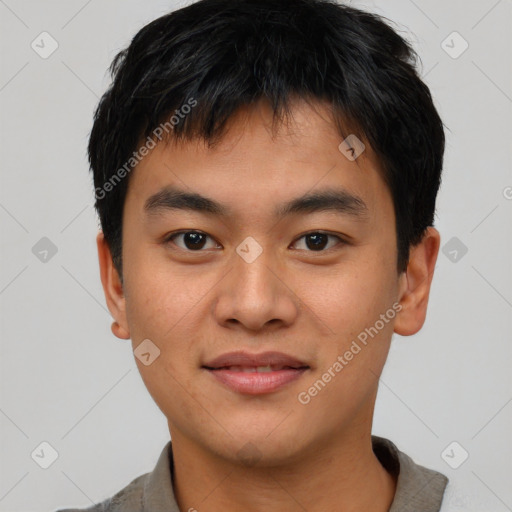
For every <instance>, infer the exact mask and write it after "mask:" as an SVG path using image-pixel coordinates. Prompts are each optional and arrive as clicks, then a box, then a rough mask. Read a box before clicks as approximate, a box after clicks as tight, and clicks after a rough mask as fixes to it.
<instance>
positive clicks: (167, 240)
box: [164, 229, 348, 253]
mask: <svg viewBox="0 0 512 512" xmlns="http://www.w3.org/2000/svg"><path fill="white" fill-rule="evenodd" d="M187 233H195V234H200V235H205V236H207V237H208V238H210V239H211V240H213V237H211V236H210V235H208V234H207V233H204V232H203V231H198V230H194V229H189V230H183V231H176V232H173V233H170V234H169V235H168V236H166V237H165V239H164V244H169V243H173V244H174V245H176V244H175V243H174V239H175V238H176V237H178V236H180V235H185V234H187ZM308 235H326V236H327V237H330V238H335V239H337V240H338V243H337V244H336V245H334V246H332V247H329V248H327V249H321V250H318V251H314V250H311V249H299V250H305V251H306V252H311V253H326V252H329V251H331V250H332V249H335V248H336V247H337V246H339V245H347V244H348V242H347V241H346V240H344V239H343V238H341V237H340V236H338V235H334V234H332V233H328V232H325V231H308V232H307V233H304V234H302V235H300V236H299V237H298V238H296V239H295V241H294V242H293V244H292V245H295V244H296V243H297V242H298V241H299V240H301V239H303V238H305V237H307V236H308ZM328 243H329V242H327V245H328ZM177 247H178V249H181V250H183V251H185V252H189V253H193V252H197V253H200V252H205V251H204V250H203V248H201V249H198V250H196V251H194V250H191V249H187V248H183V247H179V246H177Z"/></svg>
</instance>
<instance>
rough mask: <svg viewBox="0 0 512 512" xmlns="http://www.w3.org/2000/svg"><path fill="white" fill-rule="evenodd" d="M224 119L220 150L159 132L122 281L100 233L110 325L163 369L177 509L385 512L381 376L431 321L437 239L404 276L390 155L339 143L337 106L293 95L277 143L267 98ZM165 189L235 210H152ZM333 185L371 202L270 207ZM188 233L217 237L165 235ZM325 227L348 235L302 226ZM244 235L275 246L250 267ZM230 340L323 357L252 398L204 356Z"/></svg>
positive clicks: (159, 385)
mask: <svg viewBox="0 0 512 512" xmlns="http://www.w3.org/2000/svg"><path fill="white" fill-rule="evenodd" d="M313 107H314V108H313ZM228 126H229V130H228V131H227V133H226V134H225V136H224V137H223V138H222V139H221V141H220V143H219V144H218V145H217V146H216V147H214V148H210V149H208V148H207V147H206V145H205V144H204V143H203V142H202V141H188V142H182V143H177V142H174V141H171V142H170V143H169V144H163V143H161V144H158V145H157V147H156V148H155V149H153V150H152V151H151V153H150V154H149V155H148V156H147V157H145V158H144V160H143V161H142V162H141V163H140V164H139V165H138V166H137V168H136V169H135V170H134V171H133V172H132V175H131V176H130V184H129V188H128V193H127V197H126V202H125V206H124V213H123V284H121V281H120V279H119V275H118V274H117V272H116V270H115V267H114V266H113V263H112V258H111V255H110V251H109V248H108V244H107V243H106V241H105V240H104V238H103V235H102V234H101V233H100V234H99V235H98V238H97V245H98V253H99V261H100V270H101V279H102V284H103V288H104V291H105V296H106V300H107V304H108V307H109V310H110V312H111V313H112V316H113V317H114V319H115V321H116V323H115V324H114V327H113V332H114V334H115V335H116V336H118V337H119V338H123V339H129V338H131V339H132V344H133V348H134V349H135V348H136V347H137V346H138V345H139V344H140V343H141V341H142V340H144V339H150V340H151V341H152V342H153V343H154V344H155V345H157V346H158V348H159V349H160V356H159V357H158V358H156V359H155V360H154V362H153V363H152V364H150V365H148V366H145V365H143V364H142V363H141V362H140V361H139V360H138V359H137V358H136V362H137V365H138V367H139V371H140V373H141V375H142V378H143V380H144V382H145V384H146V386H147V388H148V390H149V392H150V394H151V396H152V397H153V399H154V400H155V402H156V403H157V405H158V406H159V407H160V409H161V410H162V412H163V413H164V414H165V416H166V417H167V420H168V425H169V431H170V434H171V437H172V445H173V454H174V489H175V494H176V498H177V501H178V505H179V506H180V509H181V510H190V509H191V508H192V509H197V510H198V511H199V512H202V511H205V512H208V511H218V510H246V511H248V512H251V511H261V510H265V511H269V512H273V511H279V512H287V511H296V510H304V509H305V510H308V512H316V511H326V510H327V511H334V510H343V511H345V512H350V511H356V510H373V511H376V512H380V511H382V512H384V511H387V510H388V509H389V507H390V505H391V502H392V500H393V496H394V493H395V489H396V481H395V479H394V478H393V477H392V476H391V475H390V474H389V473H388V472H387V471H386V470H385V469H384V468H383V467H382V466H381V464H380V463H379V461H378V459H377V458H376V457H375V455H374V453H373V451H372V446H371V426H372V419H373V410H374V406H375V399H376V394H377V387H378V377H379V376H380V374H381V372H382V369H383V366H384V363H385V360H386V357H387V354H388V350H389V347H390V343H391V337H392V334H393V332H396V333H398V334H401V335H411V334H414V333H416V332H417V331H418V330H419V329H420V328H421V327H422V325H423V323H424V321H425V315H426V310H427V303H428V296H429V291H430V285H431V280H432V276H433V271H434V267H435V262H436V258H437V254H438V250H439V243H440V237H439V233H438V232H437V231H436V230H435V229H434V228H428V230H427V232H426V234H425V236H424V238H423V240H422V241H421V242H420V243H419V244H418V245H417V246H415V247H413V248H412V249H411V255H410V261H409V264H408V267H407V270H406V272H404V273H401V274H399V273H398V272H397V249H396V246H397V243H396V242H397V241H396V232H395V215H394V208H393V202H392V198H391V195H390V192H389V190H388V188H387V187H386V185H385V183H384V180H383V179H382V176H381V173H380V171H379V165H378V161H377V159H376V157H375V155H374V153H373V152H372V150H371V148H370V146H369V144H366V150H365V151H364V152H363V153H362V154H361V155H360V156H359V157H358V158H357V160H355V161H349V160H348V159H347V158H346V157H345V156H344V155H342V153H341V152H340V151H339V150H338V145H339V144H340V142H341V140H342V138H340V136H339V135H338V134H337V133H336V130H335V129H334V126H333V124H332V122H331V120H330V118H329V116H328V111H327V106H326V105H323V104H320V103H317V104H315V105H313V106H312V105H308V104H307V103H305V102H301V101H297V102H296V103H295V104H294V108H293V122H292V123H291V124H290V125H288V126H286V125H282V126H281V127H280V129H279V131H278V134H277V136H275V137H274V138H273V137H272V135H271V131H270V126H271V111H270V109H269V107H268V106H267V105H266V104H265V103H262V102H260V103H258V104H256V105H253V106H252V107H250V108H244V109H242V110H240V111H239V112H238V113H237V114H236V115H235V116H234V117H232V118H231V119H230V121H229V125H228ZM168 185H174V186H178V187H180V188H182V189H184V190H186V191H188V192H197V193H199V194H202V195H204V196H207V197H209V198H211V199H214V200H215V201H217V202H219V203H222V204H223V205H225V206H227V207H229V208H230V209H231V214H230V215H228V216H226V217H224V218H219V217H217V216H215V215H212V214H205V213H199V212H194V211H181V210H168V211H165V210H162V211H159V212H158V213H156V214H153V215H147V214H146V213H145V211H144V203H145V201H146V200H147V199H148V198H149V197H150V196H151V195H153V194H155V193H156V192H158V191H159V190H161V189H162V188H163V187H165V186H168ZM328 187H335V188H340V187H342V188H344V189H345V190H346V191H348V192H349V193H351V194H353V195H357V196H358V197H359V198H361V199H362V200H363V201H364V203H365V204H366V207H367V210H366V212H365V214H364V215H362V216H359V217H355V216H353V215H347V214H339V213H335V212H333V211H326V212H315V213H300V214H295V215H291V216H289V217H286V218H283V219H280V220H279V219H276V218H275V217H274V216H273V211H274V209H275V208H276V206H278V205H281V204H282V203H285V202H287V201H289V200H291V199H294V198H296V197H299V196H301V195H303V194H305V193H306V192H310V191H316V190H320V189H324V188H328ZM183 229H189V230H192V231H194V230H197V231H201V232H203V233H206V234H207V235H209V238H208V237H207V242H206V245H205V246H204V248H202V249H200V252H198V250H195V251H194V250H193V249H190V248H189V249H187V246H186V245H185V240H184V238H183V237H178V238H175V239H174V243H172V242H171V241H167V242H165V241H164V237H165V236H166V235H169V234H170V233H173V232H175V231H178V230H183ZM318 231H321V232H329V234H332V235H334V238H330V239H329V240H330V241H329V245H328V246H327V247H326V248H325V249H324V250H323V252H322V251H314V250H313V249H311V248H308V246H307V245H306V239H305V238H304V236H303V235H304V234H307V233H315V232H318ZM248 236H251V237H253V238H254V239H255V240H256V241H257V242H258V243H259V245H260V246H261V248H262V250H263V252H262V253H261V255H260V256H259V257H258V258H257V259H256V260H255V261H253V262H252V263H247V262H246V261H245V260H244V259H242V258H241V257H240V256H239V255H238V254H237V252H236V248H237V246H239V244H240V243H241V242H242V241H243V240H244V239H245V238H246V237H248ZM336 236H340V238H342V239H343V240H345V241H346V242H348V243H343V242H341V241H340V240H338V239H336V238H335V237H336ZM393 304H400V306H401V310H400V312H399V313H398V314H397V315H396V316H395V317H394V319H393V320H390V321H389V322H388V323H387V324H385V326H384V328H382V329H381V330H380V331H379V333H378V335H376V336H375V337H374V338H373V339H370V340H369V342H368V344H367V345H366V346H364V347H363V348H362V350H361V351H360V352H359V353H358V354H357V355H355V356H354V358H353V359H352V360H351V361H349V362H348V364H347V365H346V366H344V368H343V370H342V371H341V372H339V373H337V374H336V377H335V378H332V380H331V381H330V382H329V383H328V384H327V385H326V386H325V387H324V388H323V389H322V390H321V391H320V392H319V393H318V394H317V395H316V396H315V397H314V398H312V399H311V401H310V402H309V403H308V404H306V405H303V404H301V403H300V402H299V401H298V399H297V396H298V394H299V393H300V392H303V391H307V390H308V388H310V387H311V385H312V384H313V383H314V382H315V381H317V380H318V379H319V378H321V376H322V374H324V373H325V372H326V371H327V369H328V368H329V367H332V365H333V363H334V362H335V361H336V360H337V357H338V356H339V355H343V354H344V353H345V352H346V351H347V350H348V349H349V347H350V345H351V343H352V341H353V340H356V339H357V336H358V334H359V333H361V332H362V331H364V330H365V328H368V327H370V326H373V325H374V324H375V322H376V320H378V319H379V316H380V315H381V314H384V313H386V311H388V310H389V309H390V308H392V305H393ZM234 350H246V351H248V352H251V353H261V352H264V351H267V350H277V351H282V352H285V353H287V354H290V355H293V356H294V357H296V358H297V359H300V360H302V361H305V362H306V363H307V364H308V365H309V366H310V369H309V370H307V371H306V372H305V373H304V374H303V375H302V376H301V377H300V378H299V379H298V380H295V381H294V382H291V383H289V384H287V385H285V386H284V387H283V388H282V389H279V390H278V391H275V392H273V393H269V394H265V395H259V396H249V395H243V394H239V393H235V392H234V391H232V390H231V389H229V388H227V387H225V386H224V385H222V384H220V383H219V382H218V381H217V380H216V379H214V378H213V377H212V376H211V375H210V374H209V373H208V372H206V371H205V370H204V369H202V368H201V365H202V364H204V363H205V362H206V361H207V360H208V359H212V358H214V357H216V356H218V355H220V354H223V353H225V352H230V351H234ZM242 448H244V450H243V451H242V453H244V452H247V451H249V453H252V455H253V456H254V459H256V460H255V461H254V462H253V463H250V464H249V463H247V461H246V460H245V459H244V458H243V457H242V455H241V454H240V452H239V451H240V450H241V449H242ZM301 507H303V508H301Z"/></svg>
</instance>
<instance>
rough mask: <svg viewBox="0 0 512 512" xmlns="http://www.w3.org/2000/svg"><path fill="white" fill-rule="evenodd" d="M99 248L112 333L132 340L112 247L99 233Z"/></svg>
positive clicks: (101, 273)
mask: <svg viewBox="0 0 512 512" xmlns="http://www.w3.org/2000/svg"><path fill="white" fill-rule="evenodd" d="M96 245H97V246H98V259H99V263H100V276H101V284H102V286H103V292H104V293H105V299H106V301H107V307H108V309H109V311H110V314H111V315H112V316H113V317H114V320H115V322H114V323H113V324H112V332H113V334H114V335H115V336H117V337H118V338H121V339H123V340H127V339H129V338H130V330H129V329H128V323H127V321H126V300H125V297H124V291H123V285H122V283H121V279H120V278H119V273H118V272H117V269H116V268H115V266H114V262H113V261H112V254H111V252H110V247H109V246H108V243H107V241H106V240H105V237H104V235H103V232H101V231H100V232H99V233H98V236H97V237H96Z"/></svg>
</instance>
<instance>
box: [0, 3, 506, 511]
mask: <svg viewBox="0 0 512 512" xmlns="http://www.w3.org/2000/svg"><path fill="white" fill-rule="evenodd" d="M352 4H353V5H355V6H358V7H364V8H368V9H370V10H373V11H375V12H377V13H379V14H383V15H385V16H386V17H388V18H390V19H391V20H393V21H394V22H396V23H398V24H399V27H400V30H401V31H402V33H403V34H405V35H406V36H407V37H408V38H409V39H410V40H411V41H412V42H413V44H414V46H415V48H416V49H417V50H418V51H419V53H420V55H421V58H422V62H423V67H422V75H423V76H424V77H425V80H426V82H427V83H428V85H429V86H430V87H431V90H432V93H433V96H434V97H435V101H436V104H437V106H438V108H439V110H440V113H441V116H442V118H443V120H444V122H445V124H446V126H447V128H448V130H447V138H448V145H447V151H446V160H445V174H444V180H443V184H442V189H441V192H440V196H439V202H438V211H437V215H438V218H437V225H436V226H437V227H438V229H439V230H440V231H441V235H442V246H443V247H445V250H444V252H445V253H446V254H444V253H440V256H439V259H438V265H437V269H436V275H435V278H434V283H433V290H432V296H431V302H430V309H429V315H428V319H427V322H426V325H425V327H424V328H423V330H422V331H421V332H420V333H419V334H417V335H416V336H413V337H409V338H402V337H400V336H395V338H394V341H393V344H392V349H391V353H390V357H389V360H388V363H387V366H386V368H385V371H384V373H383V376H382V379H381V386H380V391H379V397H378V401H377V408H376V415H375V422H374V433H375V434H377V435H382V436H384V437H388V438H389V439H391V440H393V441H394V442H395V443H396V444H397V445H398V446H399V448H400V449H401V450H403V451H405V452H406V453H407V454H409V455H410V456H411V457H413V458H414V459H415V460H416V461H417V462H419V463H421V464H424V465H426V466H429V467H432V468H435V469H438V470H439V471H441V472H443V473H444V474H446V475H447V476H448V477H449V478H450V480H451V482H452V487H453V488H454V491H453V492H454V498H453V499H452V508H451V509H450V510H464V511H467V510H486V511H496V512H502V511H506V510H512V487H511V486H510V478H511V474H512V467H511V460H512V446H511V445H512V443H511V436H510V432H511V431H512V428H511V427H512V404H511V401H512V376H511V371H510V367H511V359H512V357H511V356H512V343H511V341H512V340H511V328H512V314H511V313H512V286H511V284H512V265H511V261H512V258H511V254H512V241H511V240H512V237H511V234H512V233H511V224H512V215H511V211H512V200H511V197H512V188H511V187H512V174H511V165H510V164H511V138H510V137H511V124H512V123H511V115H510V114H511V106H512V88H511V83H512V76H511V75H512V73H511V68H512V56H511V30H510V27H511V12H512V1H511V0H500V1H496V0H482V1H470V2H468V1H465V2H462V1H451V2H449V3H448V2H446V1H441V0H429V1H426V2H421V3H420V2H419V0H417V1H416V2H414V1H412V0H387V1H386V2H384V1H375V2H370V1H368V2H359V1H354V2H352ZM181 5H184V3H177V2H171V1H163V0H161V1H160V0H152V1H144V2H143V1H141V0H138V1H135V0H130V1H127V0H124V1H121V0H109V1H103V2H102V1H100V0H89V1H88V2H85V1H84V0H73V1H66V2H65V1H64V0H53V1H46V2H36V1H34V0H32V1H21V0H5V1H3V0H0V15H1V22H0V34H1V38H2V50H3V51H2V66H1V76H0V107H1V134H0V140H1V143H2V151H1V192H0V226H1V230H2V244H1V267H0V301H1V330H0V333H1V358H0V370H1V387H0V428H1V438H0V471H1V473H0V511H2V512H5V511H12V512H15V511H32V510H33V511H45V510H46V511H48V510H53V509H55V508H57V507H63V506H87V505H90V504H91V503H92V502H94V501H98V500H100V499H103V498H105V497H107V496H111V495H112V494H114V492H116V491H117V490H119V489H120V488H122V487H123V486H125V485H126V484H127V483H128V482H129V481H131V480H132V479H133V478H135V477H136V476H138V475H140V474H141V473H143V472H146V471H150V470H151V469H152V468H153V466H154V464H155V462H156V459H157V457H158V455H159V453H160V450H161V449H162V447H163V445H164V443H165V442H166V441H167V440H168V431H167V424H166V421H165V418H164V416H163V415H162V414H161V412H160V411H159V409H158V408H157V407H156V405H155V404H154V403H153V401H152V399H151V398H150V396H149V394H148V393H147V391H146V390H145V387H144V385H143V383H142V380H141V379H140V377H139V374H138V371H137V368H136V365H135V362H134V358H133V354H132V352H131V349H130V342H129V341H127V342H123V341H121V340H118V339H117V338H115V337H114V336H113V335H112V334H111V333H110V323H111V318H110V315H109V314H108V311H107V309H106V307H105V303H104V298H103V293H102V290H101V286H100V280H99V275H98V264H97V256H96V247H95V242H94V237H95V235H96V232H97V228H98V223H97V220H96V216H95V213H94V210H93V207H92V204H93V192H92V184H91V178H90V176H89V173H88V166H87V162H86V153H85V148H86V143H87V137H88V133H89V130H90V128H91V121H92V113H93V110H94V108H95V106H96V104H97V101H98V98H99V96H100V95H101V94H102V92H103V91H104V90H105V88H106V86H107V84H108V76H107V74H106V72H105V70H106V69H107V67H108V65H109V63H110V61H111V60H112V58H113V57H114V55H115V54H116V53H117V51H119V50H120V49H121V48H123V47H124V46H125V45H126V44H127V43H128V42H129V40H130V39H131V37H132V36H133V35H134V34H135V32H136V31H137V30H138V29H139V28H141V27H142V25H143V24H145V23H147V22H149V21H151V20H153V19H154V18H156V17H158V16H160V15H161V14H163V13H165V12H167V11H168V10H170V9H172V8H176V7H178V6H181ZM43 31H47V32H48V33H49V34H51V36H52V37H53V38H54V39H55V40H56V41H57V43H58V45H59V46H58V48H57V50H56V51H55V52H54V53H53V54H52V55H50V56H49V57H48V58H46V59H43V58H42V57H41V56H40V54H39V53H36V51H34V49H33V48H32V47H31V43H32V41H35V43H34V44H39V47H43V46H44V48H38V50H39V51H40V52H41V51H43V50H44V51H48V50H49V49H51V41H50V40H49V39H47V37H48V36H44V37H46V39H44V42H41V39H42V38H43V36H40V34H41V32H43ZM454 31H457V32H458V33H460V35H461V36H462V37H463V38H464V40H466V41H467V42H468V44H469V48H468V49H467V50H466V51H465V52H464V53H462V54H461V55H460V56H458V57H457V58H453V55H454V54H456V53H459V52H460V50H461V49H462V48H463V46H462V45H463V44H464V43H463V41H462V40H460V39H458V38H457V37H458V36H456V35H455V36H453V35H451V34H452V32H454ZM413 34H414V35H413ZM447 38H448V39H447ZM445 40H446V42H445V43H444V45H443V46H444V48H445V49H447V50H448V51H449V52H451V54H452V56H450V55H449V54H448V53H447V52H446V51H445V49H443V47H442V42H443V41H445ZM507 187H508V188H507ZM43 237H47V238H48V239H49V240H51V242H52V243H53V244H54V245H55V247H56V249H57V252H56V253H55V254H52V251H51V248H49V252H48V253H47V254H46V256H45V255H44V252H41V251H44V249H45V248H46V249H48V241H42V242H39V241H40V239H41V238H43ZM453 237H455V238H456V239H455V240H452V238H453ZM38 243H39V245H36V244H38ZM446 244H448V245H447V246H446ZM34 246H36V249H34V250H33V247H34ZM464 247H466V248H467V253H466V254H463V250H464ZM453 251H456V253H455V252H453ZM34 253H35V254H34ZM44 257H46V261H41V258H42V259H43V260H44ZM44 441H46V442H47V443H49V444H50V445H51V446H52V447H53V448H54V449H55V450H56V451H57V452H58V458H57V460H55V462H54V463H53V464H52V465H51V466H50V467H49V468H48V469H42V468H41V467H40V466H39V464H38V463H36V461H35V460H37V457H36V456H34V459H33V458H32V457H31V454H32V453H33V452H34V450H36V453H40V454H41V453H44V456H42V455H40V458H39V461H38V462H39V463H41V461H42V459H44V458H45V457H49V453H50V450H49V449H48V448H44V445H43V452H41V447H40V444H41V443H42V442H44ZM453 441H456V442H457V443H458V445H456V446H455V447H454V446H453V445H452V446H451V447H450V448H449V449H448V450H447V451H445V448H446V447H448V446H449V445H450V444H451V443H452V442H453ZM462 450H465V451H467V452H468V453H469V458H468V459H467V460H466V461H464V462H463V463H462V464H461V465H460V466H459V467H458V468H457V469H453V468H452V467H450V466H449V465H448V463H447V461H449V462H450V464H451V465H452V466H453V465H458V464H459V463H460V462H461V460H462V459H463V454H464V452H463V451H462ZM443 453H444V456H442V454H443Z"/></svg>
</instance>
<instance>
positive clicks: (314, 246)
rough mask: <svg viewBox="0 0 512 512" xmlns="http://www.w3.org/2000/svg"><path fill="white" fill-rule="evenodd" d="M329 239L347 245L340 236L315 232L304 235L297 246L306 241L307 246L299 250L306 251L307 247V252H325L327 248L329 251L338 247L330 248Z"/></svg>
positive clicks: (332, 245)
mask: <svg viewBox="0 0 512 512" xmlns="http://www.w3.org/2000/svg"><path fill="white" fill-rule="evenodd" d="M329 238H331V239H334V240H337V241H338V242H339V243H342V244H343V243H345V241H344V240H342V239H341V238H340V237H339V236H336V235H331V234H329V233H322V232H320V231H314V232H311V233H306V234H305V235H302V236H301V237H300V238H298V239H297V241H296V242H295V244H297V243H298V242H299V241H300V240H302V239H304V241H305V244H303V247H299V249H301V250H304V245H305V248H306V250H310V251H315V252H321V251H325V250H326V248H327V250H328V249H331V248H332V247H334V246H336V245H337V244H331V245H330V246H329Z"/></svg>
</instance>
